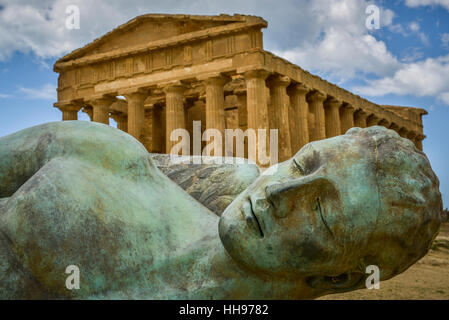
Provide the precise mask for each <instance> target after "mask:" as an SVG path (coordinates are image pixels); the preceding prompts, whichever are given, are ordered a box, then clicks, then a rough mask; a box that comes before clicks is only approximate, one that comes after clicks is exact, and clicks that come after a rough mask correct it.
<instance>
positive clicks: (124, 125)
mask: <svg viewBox="0 0 449 320" xmlns="http://www.w3.org/2000/svg"><path fill="white" fill-rule="evenodd" d="M111 118H112V119H114V120H115V122H117V129H119V130H122V131H125V132H127V131H128V116H127V115H126V114H124V113H122V112H111Z"/></svg>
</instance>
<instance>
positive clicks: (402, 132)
mask: <svg viewBox="0 0 449 320" xmlns="http://www.w3.org/2000/svg"><path fill="white" fill-rule="evenodd" d="M398 133H399V135H400V136H401V137H402V138H407V135H408V130H407V129H406V128H404V127H402V128H401V129H399V132H398Z"/></svg>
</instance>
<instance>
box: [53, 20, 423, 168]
mask: <svg viewBox="0 0 449 320" xmlns="http://www.w3.org/2000/svg"><path fill="white" fill-rule="evenodd" d="M266 27H267V22H266V21H265V20H263V19H262V18H260V17H255V16H247V15H233V16H230V15H219V16H196V15H169V14H147V15H142V16H139V17H136V18H134V19H132V20H131V21H129V22H127V23H125V24H123V25H121V26H119V27H117V28H116V29H114V30H112V31H111V32H109V33H107V34H105V35H104V36H102V37H101V38H99V39H96V40H95V41H93V42H91V43H89V44H87V45H86V46H84V47H82V48H80V49H77V50H75V51H73V52H71V53H70V54H68V55H66V56H65V57H63V58H61V59H59V60H58V61H57V62H56V63H55V65H54V70H55V72H58V73H59V79H58V101H57V102H56V103H55V104H54V106H55V107H57V108H59V109H60V110H61V111H62V119H63V120H77V113H78V112H79V111H80V110H81V111H83V112H85V113H87V114H88V115H89V117H90V119H91V120H92V121H96V122H101V123H105V124H109V119H110V118H112V119H114V120H115V121H116V122H117V127H118V128H119V129H121V130H123V131H126V132H128V133H129V134H131V135H133V136H134V137H135V138H137V139H138V140H139V141H141V142H142V144H143V145H144V146H145V147H146V148H147V149H148V150H149V151H150V152H155V153H168V152H170V149H171V147H172V146H173V145H174V144H176V143H177V142H176V141H171V139H170V133H171V132H172V131H173V130H174V129H178V128H184V129H186V130H188V132H190V133H192V123H193V121H201V125H202V127H201V129H202V131H204V130H205V129H208V128H214V129H217V130H219V131H220V132H223V131H224V130H225V129H237V128H240V129H242V130H243V131H245V130H246V129H278V137H279V146H278V150H279V151H278V152H279V160H281V161H282V160H285V159H287V158H288V157H290V156H291V155H292V154H294V153H296V151H298V150H299V149H300V148H301V147H302V146H303V145H304V144H306V143H308V142H310V141H314V140H319V139H324V138H328V137H333V136H336V135H339V134H342V133H345V132H346V131H347V130H348V129H349V128H351V127H354V126H357V127H362V128H363V127H367V126H374V125H381V126H385V127H387V128H391V129H393V130H395V131H396V132H398V133H399V134H400V135H401V136H402V137H405V138H408V139H410V140H411V141H413V142H414V143H415V145H416V146H417V147H418V148H419V149H422V140H423V139H424V137H425V136H424V134H423V126H422V120H421V116H422V115H423V114H426V113H427V112H426V111H425V110H424V109H418V108H411V107H399V106H385V105H378V104H375V103H372V102H370V101H368V100H366V99H363V98H361V97H359V96H357V95H355V94H353V93H351V92H349V91H347V90H344V89H342V88H339V87H338V86H336V85H334V84H332V83H329V82H327V81H326V80H323V79H321V78H320V77H318V76H315V75H312V74H310V73H309V72H307V71H305V70H303V69H301V68H300V67H299V66H296V65H294V64H293V63H291V62H289V61H287V60H285V59H282V58H280V57H278V56H276V55H274V54H272V53H270V52H268V51H265V50H264V49H263V36H262V29H263V28H266ZM224 136H225V135H224V133H223V137H224ZM267 140H268V139H267Z"/></svg>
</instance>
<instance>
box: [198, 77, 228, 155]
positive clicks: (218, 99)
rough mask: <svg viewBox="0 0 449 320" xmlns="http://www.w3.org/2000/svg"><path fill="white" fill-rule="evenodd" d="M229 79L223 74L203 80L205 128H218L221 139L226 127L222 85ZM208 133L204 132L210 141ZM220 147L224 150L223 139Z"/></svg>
mask: <svg viewBox="0 0 449 320" xmlns="http://www.w3.org/2000/svg"><path fill="white" fill-rule="evenodd" d="M229 81H230V78H229V77H225V76H214V77H210V78H207V79H205V80H204V85H205V88H206V130H207V129H216V130H218V131H219V132H220V133H221V136H222V137H223V139H224V136H225V129H226V117H225V110H224V91H223V87H224V85H225V84H226V83H228V82H229ZM209 135H210V134H208V133H207V132H206V140H207V141H210V140H209V139H210V136H209ZM222 148H223V150H224V141H222ZM222 155H223V154H222Z"/></svg>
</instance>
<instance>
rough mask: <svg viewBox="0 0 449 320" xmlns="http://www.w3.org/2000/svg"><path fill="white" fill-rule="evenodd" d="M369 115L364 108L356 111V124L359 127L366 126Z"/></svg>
mask: <svg viewBox="0 0 449 320" xmlns="http://www.w3.org/2000/svg"><path fill="white" fill-rule="evenodd" d="M367 117H368V114H367V113H366V112H365V111H363V110H359V111H357V112H356V113H354V126H356V127H359V128H366V118H367Z"/></svg>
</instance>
